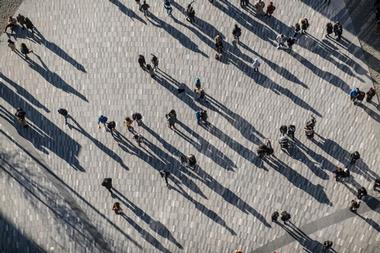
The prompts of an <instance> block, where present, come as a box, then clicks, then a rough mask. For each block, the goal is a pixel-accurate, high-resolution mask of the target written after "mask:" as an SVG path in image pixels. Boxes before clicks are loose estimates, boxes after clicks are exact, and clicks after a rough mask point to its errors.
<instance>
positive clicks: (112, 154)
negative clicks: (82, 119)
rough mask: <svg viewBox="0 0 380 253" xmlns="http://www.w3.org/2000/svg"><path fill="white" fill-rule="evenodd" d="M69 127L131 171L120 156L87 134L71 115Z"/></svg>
mask: <svg viewBox="0 0 380 253" xmlns="http://www.w3.org/2000/svg"><path fill="white" fill-rule="evenodd" d="M68 121H69V122H68V123H67V124H68V126H69V127H70V129H74V130H77V131H78V132H79V133H81V134H82V135H83V136H85V137H86V138H88V139H89V140H90V141H91V142H92V143H94V144H95V146H97V147H98V148H99V149H100V150H101V151H103V152H104V153H105V154H107V155H108V156H109V157H111V158H112V159H114V160H115V161H116V162H117V163H119V164H120V166H121V167H122V168H124V169H126V170H129V168H128V166H127V165H125V164H124V162H123V159H121V157H120V156H118V155H117V154H116V153H115V152H113V151H112V150H111V149H109V148H108V147H107V146H105V145H104V144H103V143H101V142H100V141H98V140H97V139H96V138H94V137H93V136H92V135H91V134H89V133H88V132H86V130H84V129H83V127H82V126H81V125H80V124H79V123H78V122H77V121H76V120H75V119H74V118H73V117H71V116H70V115H69V116H68ZM70 122H73V123H74V124H75V125H73V124H70Z"/></svg>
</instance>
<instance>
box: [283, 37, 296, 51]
mask: <svg viewBox="0 0 380 253" xmlns="http://www.w3.org/2000/svg"><path fill="white" fill-rule="evenodd" d="M296 41H297V40H296V38H294V37H289V38H287V39H286V45H287V46H288V49H289V50H292V49H293V45H294V44H295V43H296Z"/></svg>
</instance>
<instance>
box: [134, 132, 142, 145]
mask: <svg viewBox="0 0 380 253" xmlns="http://www.w3.org/2000/svg"><path fill="white" fill-rule="evenodd" d="M133 139H135V141H136V142H137V144H138V145H139V146H140V147H141V144H142V143H143V141H144V138H143V137H142V135H141V134H134V135H133Z"/></svg>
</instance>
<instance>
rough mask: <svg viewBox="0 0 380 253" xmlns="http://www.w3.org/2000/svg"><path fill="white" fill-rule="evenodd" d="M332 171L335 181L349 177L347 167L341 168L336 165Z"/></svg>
mask: <svg viewBox="0 0 380 253" xmlns="http://www.w3.org/2000/svg"><path fill="white" fill-rule="evenodd" d="M333 173H334V174H335V181H336V182H340V181H343V179H344V178H348V177H350V171H349V170H348V169H347V168H344V169H342V168H340V167H336V169H335V170H334V171H333Z"/></svg>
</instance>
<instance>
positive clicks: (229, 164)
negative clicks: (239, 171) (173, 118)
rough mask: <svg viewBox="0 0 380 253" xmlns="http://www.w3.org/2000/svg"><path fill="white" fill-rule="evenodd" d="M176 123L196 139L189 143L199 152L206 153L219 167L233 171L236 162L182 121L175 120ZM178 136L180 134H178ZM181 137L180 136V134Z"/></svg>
mask: <svg viewBox="0 0 380 253" xmlns="http://www.w3.org/2000/svg"><path fill="white" fill-rule="evenodd" d="M177 125H179V126H180V127H181V128H183V129H184V130H185V131H186V132H188V133H189V134H191V135H192V136H194V137H195V138H196V139H197V142H193V143H191V144H192V145H193V146H194V147H195V148H196V149H197V150H198V151H199V152H200V153H202V154H204V155H206V156H207V157H209V158H210V159H211V160H213V161H214V162H215V163H216V164H218V165H219V166H220V167H222V168H224V169H226V170H228V171H235V168H236V164H235V163H234V162H233V161H232V160H231V159H230V158H229V157H227V156H226V155H225V154H224V153H223V152H222V151H220V150H219V149H217V148H216V147H215V146H214V145H212V144H211V143H209V142H208V141H207V140H206V139H204V138H203V137H202V136H200V135H199V134H197V133H196V132H195V131H193V130H192V129H190V127H188V126H187V125H185V124H184V123H183V122H182V121H177ZM175 132H180V130H179V129H178V128H177V131H175ZM179 136H181V135H180V134H179ZM181 137H182V136H181Z"/></svg>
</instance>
